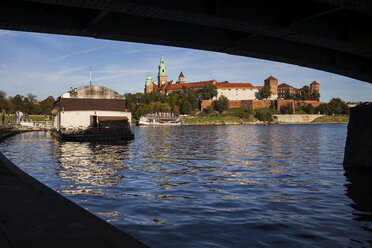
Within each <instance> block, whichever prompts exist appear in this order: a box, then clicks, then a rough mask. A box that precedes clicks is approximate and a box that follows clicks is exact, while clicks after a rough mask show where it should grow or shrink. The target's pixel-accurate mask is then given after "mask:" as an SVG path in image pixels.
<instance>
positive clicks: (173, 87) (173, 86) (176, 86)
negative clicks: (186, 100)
mask: <svg viewBox="0 0 372 248" xmlns="http://www.w3.org/2000/svg"><path fill="white" fill-rule="evenodd" d="M209 83H212V84H216V83H217V81H216V80H210V81H201V82H195V83H179V84H169V85H168V86H167V87H166V90H181V89H182V88H183V87H186V88H203V87H204V86H205V85H207V84H209Z"/></svg>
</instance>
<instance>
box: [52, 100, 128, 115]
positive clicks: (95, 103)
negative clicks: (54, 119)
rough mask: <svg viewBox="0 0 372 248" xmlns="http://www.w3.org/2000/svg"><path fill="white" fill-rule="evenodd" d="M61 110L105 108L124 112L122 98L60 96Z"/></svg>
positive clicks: (58, 103)
mask: <svg viewBox="0 0 372 248" xmlns="http://www.w3.org/2000/svg"><path fill="white" fill-rule="evenodd" d="M58 105H59V106H60V110H61V111H78V110H81V111H83V110H106V111H122V112H125V100H124V99H89V98H60V99H59V101H58V102H57V106H58Z"/></svg>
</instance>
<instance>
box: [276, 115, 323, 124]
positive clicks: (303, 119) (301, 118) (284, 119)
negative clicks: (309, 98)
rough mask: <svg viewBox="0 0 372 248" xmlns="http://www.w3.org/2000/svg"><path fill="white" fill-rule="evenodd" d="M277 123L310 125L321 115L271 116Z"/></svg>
mask: <svg viewBox="0 0 372 248" xmlns="http://www.w3.org/2000/svg"><path fill="white" fill-rule="evenodd" d="M273 116H274V117H276V120H277V121H278V122H279V123H310V122H312V121H313V120H315V119H316V118H318V117H321V116H323V115H273Z"/></svg>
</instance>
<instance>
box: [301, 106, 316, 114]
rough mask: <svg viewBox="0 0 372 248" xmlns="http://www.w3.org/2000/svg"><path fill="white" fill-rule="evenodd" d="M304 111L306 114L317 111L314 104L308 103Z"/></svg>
mask: <svg viewBox="0 0 372 248" xmlns="http://www.w3.org/2000/svg"><path fill="white" fill-rule="evenodd" d="M304 111H305V112H306V114H310V115H312V114H314V112H315V108H314V106H313V105H311V104H308V105H307V106H305V107H304Z"/></svg>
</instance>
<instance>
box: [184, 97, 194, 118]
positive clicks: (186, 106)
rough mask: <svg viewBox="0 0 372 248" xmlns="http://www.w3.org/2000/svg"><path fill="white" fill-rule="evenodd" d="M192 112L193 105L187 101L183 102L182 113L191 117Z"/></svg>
mask: <svg viewBox="0 0 372 248" xmlns="http://www.w3.org/2000/svg"><path fill="white" fill-rule="evenodd" d="M191 112H192V106H191V103H190V102H189V101H187V100H185V101H183V103H182V113H183V114H185V115H190V114H191Z"/></svg>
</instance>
